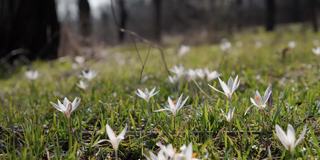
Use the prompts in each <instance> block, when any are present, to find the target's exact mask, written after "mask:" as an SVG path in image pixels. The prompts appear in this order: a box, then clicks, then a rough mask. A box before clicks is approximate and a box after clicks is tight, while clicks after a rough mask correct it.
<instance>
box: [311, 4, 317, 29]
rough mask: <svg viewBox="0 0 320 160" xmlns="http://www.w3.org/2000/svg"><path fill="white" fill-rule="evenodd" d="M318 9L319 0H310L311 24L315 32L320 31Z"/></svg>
mask: <svg viewBox="0 0 320 160" xmlns="http://www.w3.org/2000/svg"><path fill="white" fill-rule="evenodd" d="M317 9H318V2H317V0H310V18H311V24H312V28H313V31H314V32H318V30H319V26H318V13H317Z"/></svg>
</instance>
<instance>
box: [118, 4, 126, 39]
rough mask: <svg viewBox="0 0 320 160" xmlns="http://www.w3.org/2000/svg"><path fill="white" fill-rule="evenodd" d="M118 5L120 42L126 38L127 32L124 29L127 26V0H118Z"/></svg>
mask: <svg viewBox="0 0 320 160" xmlns="http://www.w3.org/2000/svg"><path fill="white" fill-rule="evenodd" d="M117 5H118V8H119V24H118V25H119V26H118V27H119V31H118V37H119V42H123V41H124V39H125V32H124V31H123V30H122V29H126V28H127V20H128V12H127V9H126V3H125V0H117Z"/></svg>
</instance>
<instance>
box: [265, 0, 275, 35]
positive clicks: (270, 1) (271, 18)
mask: <svg viewBox="0 0 320 160" xmlns="http://www.w3.org/2000/svg"><path fill="white" fill-rule="evenodd" d="M265 5H266V30H267V31H273V30H274V28H275V16H276V3H275V0H265Z"/></svg>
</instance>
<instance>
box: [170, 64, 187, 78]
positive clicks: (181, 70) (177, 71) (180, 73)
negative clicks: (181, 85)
mask: <svg viewBox="0 0 320 160" xmlns="http://www.w3.org/2000/svg"><path fill="white" fill-rule="evenodd" d="M170 71H171V72H172V73H174V74H176V75H177V76H178V77H181V76H183V75H184V67H183V66H181V65H180V66H173V67H172V68H171V69H170Z"/></svg>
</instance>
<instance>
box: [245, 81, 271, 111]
mask: <svg viewBox="0 0 320 160" xmlns="http://www.w3.org/2000/svg"><path fill="white" fill-rule="evenodd" d="M271 93H272V90H271V86H269V87H268V88H267V89H266V91H265V92H264V95H263V97H261V95H260V93H259V92H258V91H256V94H255V96H254V98H250V101H251V103H252V104H253V105H254V106H256V107H258V108H259V109H264V108H265V107H266V106H267V102H268V100H269V98H270V95H271Z"/></svg>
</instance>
